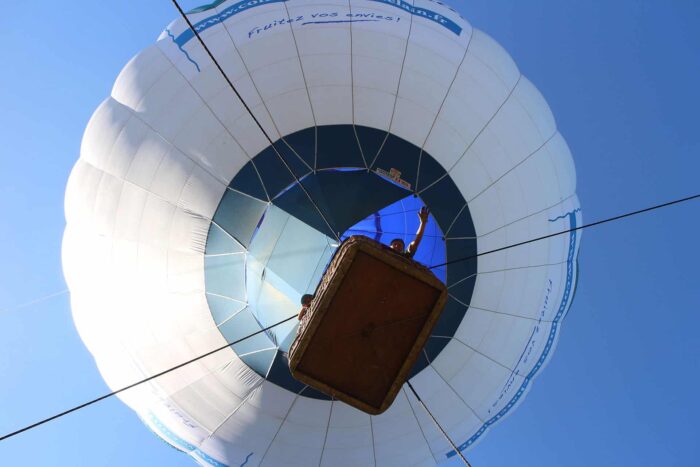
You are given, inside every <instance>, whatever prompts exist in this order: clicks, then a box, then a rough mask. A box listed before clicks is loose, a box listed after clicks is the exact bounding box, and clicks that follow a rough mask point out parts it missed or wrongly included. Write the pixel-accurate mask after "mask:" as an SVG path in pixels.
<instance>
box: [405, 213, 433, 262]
mask: <svg viewBox="0 0 700 467" xmlns="http://www.w3.org/2000/svg"><path fill="white" fill-rule="evenodd" d="M429 215H430V211H429V210H428V207H427V206H423V207H422V208H420V211H418V218H419V219H420V225H419V226H418V231H417V232H416V238H415V239H414V240H413V241H412V242H411V243H410V244H409V245H408V249H407V251H408V253H409V254H410V255H411V256H413V255H415V254H416V251H418V246H419V245H420V242H421V240H423V233H424V232H425V226H426V225H427V224H428V216H429Z"/></svg>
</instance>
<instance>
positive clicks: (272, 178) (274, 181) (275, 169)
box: [255, 141, 311, 198]
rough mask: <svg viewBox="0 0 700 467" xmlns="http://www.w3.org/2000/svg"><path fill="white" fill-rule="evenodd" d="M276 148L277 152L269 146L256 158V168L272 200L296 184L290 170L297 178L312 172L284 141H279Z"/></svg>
mask: <svg viewBox="0 0 700 467" xmlns="http://www.w3.org/2000/svg"><path fill="white" fill-rule="evenodd" d="M275 148H276V149H277V151H275V150H273V149H272V147H271V146H269V147H267V148H266V149H264V150H263V151H262V152H261V153H260V154H258V155H257V156H255V166H256V167H257V168H258V172H259V173H260V178H262V182H263V185H265V189H266V190H267V194H268V195H270V197H271V198H274V197H275V196H277V194H278V193H279V192H281V191H282V190H284V189H285V188H286V187H288V186H289V185H291V184H292V183H294V177H293V176H292V173H291V172H290V169H291V170H292V172H293V173H294V175H296V177H297V178H302V177H303V176H304V175H306V174H308V173H309V172H310V171H311V169H310V168H309V167H307V166H306V165H305V164H304V162H303V161H302V160H301V159H300V158H299V157H298V156H297V155H296V154H295V153H294V151H292V150H291V149H290V148H289V146H287V145H286V144H284V143H283V142H282V141H277V142H276V143H275ZM278 153H279V155H278ZM280 156H282V157H280ZM283 160H284V162H286V163H287V165H288V166H289V169H288V168H287V167H286V166H285V164H284V162H283Z"/></svg>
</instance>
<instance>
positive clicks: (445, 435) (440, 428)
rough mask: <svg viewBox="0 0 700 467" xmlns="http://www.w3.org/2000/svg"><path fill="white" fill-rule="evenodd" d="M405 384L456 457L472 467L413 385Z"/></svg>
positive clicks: (408, 382)
mask: <svg viewBox="0 0 700 467" xmlns="http://www.w3.org/2000/svg"><path fill="white" fill-rule="evenodd" d="M406 384H407V385H408V387H409V389H410V390H411V392H412V393H413V395H414V396H416V399H418V402H420V405H422V406H423V408H424V409H425V411H426V412H428V415H430V418H432V419H433V423H435V425H436V426H437V427H438V429H439V430H440V432H442V434H443V436H444V437H445V439H446V440H447V442H448V443H450V445H451V446H452V449H454V450H455V452H456V453H457V455H458V456H459V457H461V458H462V461H463V462H464V465H466V466H467V467H472V466H471V464H470V463H469V461H468V460H467V458H466V457H464V454H462V451H460V450H459V448H458V447H457V445H456V444H455V443H454V441H452V438H450V435H448V434H447V432H446V431H445V430H444V429H443V428H442V426H441V425H440V422H438V421H437V419H436V418H435V416H434V415H433V414H432V412H431V411H430V409H428V406H427V405H425V402H423V399H421V398H420V396H419V395H418V393H417V392H416V390H415V389H414V388H413V385H412V384H411V382H410V381H406Z"/></svg>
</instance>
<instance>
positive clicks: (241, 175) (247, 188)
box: [229, 162, 268, 201]
mask: <svg viewBox="0 0 700 467" xmlns="http://www.w3.org/2000/svg"><path fill="white" fill-rule="evenodd" d="M229 187H231V188H233V189H234V190H237V191H240V192H241V193H245V194H247V195H250V196H253V197H255V198H258V199H260V200H262V201H267V200H268V197H267V194H266V193H265V189H264V188H263V185H262V182H261V181H260V177H259V176H258V172H257V171H256V170H255V166H254V164H252V163H250V162H249V163H247V164H246V165H244V166H243V168H242V169H241V170H240V171H239V172H238V173H237V174H236V176H235V177H233V180H231V183H229Z"/></svg>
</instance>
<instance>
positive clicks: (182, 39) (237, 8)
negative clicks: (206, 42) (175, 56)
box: [175, 0, 287, 47]
mask: <svg viewBox="0 0 700 467" xmlns="http://www.w3.org/2000/svg"><path fill="white" fill-rule="evenodd" d="M286 1H287V0H243V1H242V2H238V3H234V4H233V5H231V6H230V7H228V8H225V9H224V10H222V11H221V12H219V13H217V14H215V15H212V16H209V17H208V18H205V19H203V20H202V21H199V22H197V23H195V24H194V25H193V26H194V29H195V30H196V31H197V32H199V33H201V32H202V31H205V30H207V29H209V28H210V27H212V26H216V25H217V24H220V23H223V22H224V21H226V20H227V19H229V18H230V17H232V16H235V15H237V14H238V13H241V12H243V11H246V10H250V9H251V8H255V7H258V6H262V5H267V4H270V3H283V2H286ZM193 37H194V32H193V31H192V29H190V28H187V29H186V30H185V31H184V32H183V33H182V34H180V35H179V36H177V38H176V39H175V43H176V44H177V45H178V47H182V46H183V45H185V44H186V43H187V42H189V41H190V39H192V38H193Z"/></svg>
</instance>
